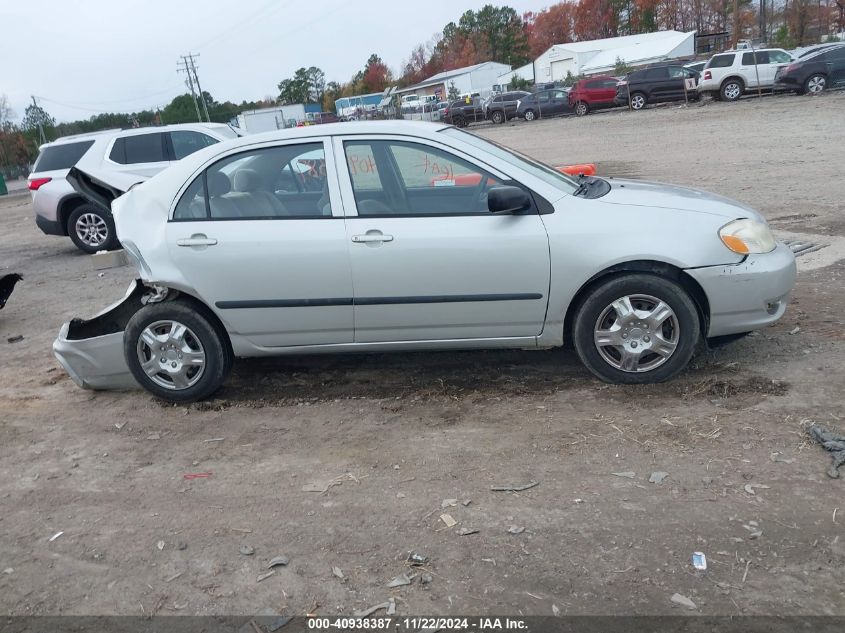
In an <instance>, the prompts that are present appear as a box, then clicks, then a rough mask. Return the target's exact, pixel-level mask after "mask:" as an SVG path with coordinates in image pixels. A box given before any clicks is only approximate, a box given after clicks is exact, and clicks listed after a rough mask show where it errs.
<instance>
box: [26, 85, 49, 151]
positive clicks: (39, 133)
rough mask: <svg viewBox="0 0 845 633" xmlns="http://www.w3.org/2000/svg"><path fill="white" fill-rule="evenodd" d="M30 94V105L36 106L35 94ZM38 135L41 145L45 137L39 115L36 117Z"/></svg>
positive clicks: (44, 141) (45, 140)
mask: <svg viewBox="0 0 845 633" xmlns="http://www.w3.org/2000/svg"><path fill="white" fill-rule="evenodd" d="M30 96H32V105H34V106H35V107H36V108H38V102H37V101H36V100H35V96H33V95H30ZM39 109H40V108H39ZM38 136H39V137H40V138H41V144H42V145H43V144H44V143H46V142H47V137H46V136H45V135H44V122H43V121H42V120H41V117H38Z"/></svg>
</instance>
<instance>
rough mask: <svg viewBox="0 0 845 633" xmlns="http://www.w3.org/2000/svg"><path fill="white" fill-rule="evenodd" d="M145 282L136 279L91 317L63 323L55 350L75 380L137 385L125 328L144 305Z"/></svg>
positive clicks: (98, 385) (101, 385)
mask: <svg viewBox="0 0 845 633" xmlns="http://www.w3.org/2000/svg"><path fill="white" fill-rule="evenodd" d="M144 292H145V288H144V285H143V284H142V283H141V282H140V281H139V280H135V281H134V282H132V285H130V286H129V289H128V290H127V292H126V295H125V296H124V297H123V299H121V300H120V301H118V302H117V303H114V304H112V305H110V306H109V307H108V308H106V309H105V310H103V311H102V312H100V313H99V314H98V315H97V316H95V317H93V318H91V319H88V320H82V319H73V320H72V321H70V322H68V323H65V324H64V325H62V329H61V330H60V331H59V336H58V338H56V340H55V341H54V342H53V354H54V355H55V356H56V359H58V361H59V363H61V365H62V367H63V368H64V369H65V371H66V372H67V373H68V375H69V376H70V377H71V378H72V379H73V381H74V382H75V383H76V384H77V385H79V386H80V387H83V388H85V389H137V388H139V385H138V383H137V382H135V379H134V378H133V377H132V374H131V373H130V372H129V368H128V367H127V366H126V361H125V360H124V357H123V330H124V329H125V328H126V324H127V323H128V322H129V319H130V318H132V315H134V314H135V313H136V312H137V311H138V310H140V309H141V307H142V305H143V304H142V303H141V297H142V296H143V295H144Z"/></svg>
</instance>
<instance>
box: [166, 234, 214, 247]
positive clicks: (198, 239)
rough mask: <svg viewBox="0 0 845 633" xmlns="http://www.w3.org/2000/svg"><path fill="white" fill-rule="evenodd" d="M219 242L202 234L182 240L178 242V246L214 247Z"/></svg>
mask: <svg viewBox="0 0 845 633" xmlns="http://www.w3.org/2000/svg"><path fill="white" fill-rule="evenodd" d="M215 244H217V240H216V239H214V238H213V237H207V236H205V235H203V234H202V233H195V234H194V235H192V236H191V237H185V238H182V239H181V240H176V245H177V246H214V245H215Z"/></svg>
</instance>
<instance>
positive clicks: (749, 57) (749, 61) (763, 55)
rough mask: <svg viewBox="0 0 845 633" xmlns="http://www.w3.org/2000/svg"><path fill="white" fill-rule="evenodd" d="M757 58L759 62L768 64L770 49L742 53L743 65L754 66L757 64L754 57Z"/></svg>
mask: <svg viewBox="0 0 845 633" xmlns="http://www.w3.org/2000/svg"><path fill="white" fill-rule="evenodd" d="M755 56H756V59H757V62H756V63H757V64H768V63H769V52H768V51H757V52H756V53H753V52H752V53H743V54H742V65H743V66H753V65H754V64H755V62H754V59H755Z"/></svg>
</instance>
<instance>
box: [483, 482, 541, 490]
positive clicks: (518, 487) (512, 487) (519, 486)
mask: <svg viewBox="0 0 845 633" xmlns="http://www.w3.org/2000/svg"><path fill="white" fill-rule="evenodd" d="M539 485H540V482H539V481H533V480H532V481H529V482H528V483H527V484H501V485H498V486H490V490H492V491H493V492H522V491H523V490H528V489H529V488H533V487H534V486H539Z"/></svg>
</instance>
